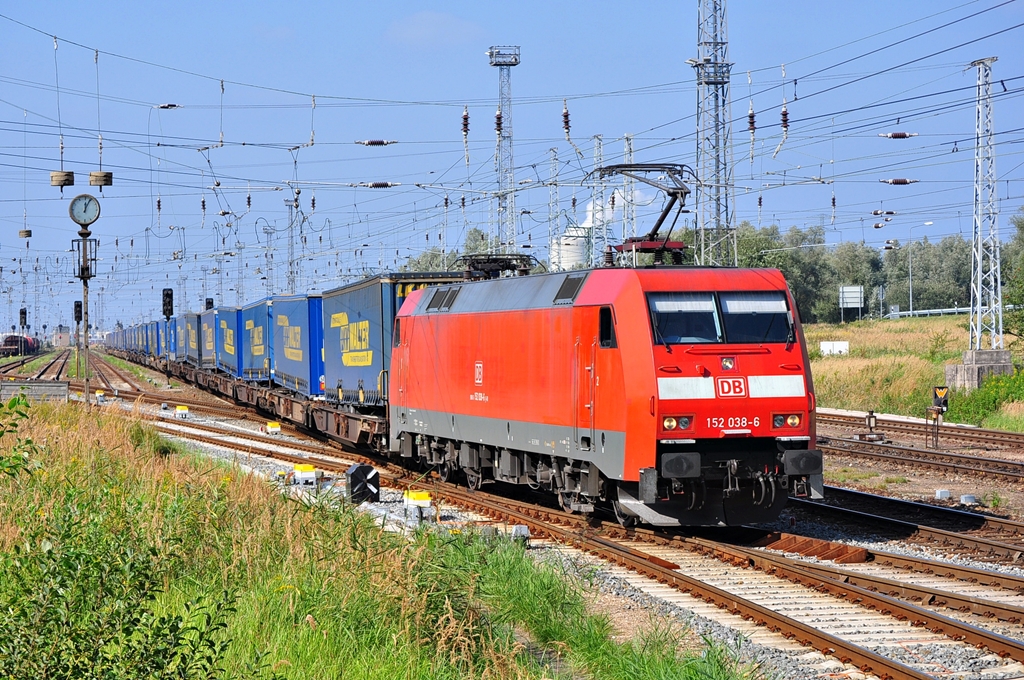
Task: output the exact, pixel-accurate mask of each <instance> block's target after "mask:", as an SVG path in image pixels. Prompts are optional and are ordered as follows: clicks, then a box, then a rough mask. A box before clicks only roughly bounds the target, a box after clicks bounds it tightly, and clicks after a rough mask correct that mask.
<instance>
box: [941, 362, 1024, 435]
mask: <svg viewBox="0 0 1024 680" xmlns="http://www.w3.org/2000/svg"><path fill="white" fill-rule="evenodd" d="M1014 401H1024V373H1021V372H1020V371H1014V373H1013V374H1012V375H993V376H989V377H988V378H986V379H985V381H984V382H982V384H981V387H979V388H978V389H976V390H972V391H971V392H968V393H966V394H961V393H957V394H953V395H952V397H951V398H950V400H949V411H948V412H947V413H946V416H945V417H946V420H949V421H950V422H957V423H971V424H973V425H981V423H982V421H984V420H985V418H987V417H989V416H991V415H993V414H995V413H996V412H998V411H999V409H1000V408H1002V406H1003V404H1006V403H1009V402H1014Z"/></svg>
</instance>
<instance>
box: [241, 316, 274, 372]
mask: <svg viewBox="0 0 1024 680" xmlns="http://www.w3.org/2000/svg"><path fill="white" fill-rule="evenodd" d="M271 309H272V305H271V303H270V300H260V301H259V302H254V303H252V304H250V305H246V306H245V307H242V310H241V312H240V318H239V324H241V333H242V339H241V341H240V342H241V345H242V378H244V379H245V380H255V381H257V382H264V381H269V380H270V379H271V378H272V377H273V375H274V345H273V340H274V334H273V333H271V332H270V320H271V319H270V312H271Z"/></svg>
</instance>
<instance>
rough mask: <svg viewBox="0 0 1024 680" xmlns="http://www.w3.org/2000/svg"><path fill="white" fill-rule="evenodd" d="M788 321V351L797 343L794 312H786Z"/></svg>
mask: <svg viewBox="0 0 1024 680" xmlns="http://www.w3.org/2000/svg"><path fill="white" fill-rule="evenodd" d="M786 321H787V322H788V323H789V335H787V336H786V351H787V352H788V351H789V348H790V347H792V346H793V343H795V342H796V324H795V323H794V322H793V312H790V311H787V312H786Z"/></svg>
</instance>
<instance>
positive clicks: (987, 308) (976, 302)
mask: <svg viewBox="0 0 1024 680" xmlns="http://www.w3.org/2000/svg"><path fill="white" fill-rule="evenodd" d="M995 60H996V57H988V58H987V59H979V60H977V61H974V62H971V65H970V67H971V68H977V69H978V105H977V116H976V118H977V123H976V126H975V132H974V233H973V238H972V244H973V246H972V249H971V341H970V349H983V347H982V336H983V335H984V334H985V333H988V335H989V339H990V346H989V347H987V348H984V349H1002V348H1003V289H1002V284H1001V282H1000V278H999V277H1000V266H999V222H998V219H997V218H998V215H999V205H998V200H997V197H996V151H995V145H994V144H993V140H992V62H994V61H995Z"/></svg>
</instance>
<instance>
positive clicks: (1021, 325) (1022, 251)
mask: <svg viewBox="0 0 1024 680" xmlns="http://www.w3.org/2000/svg"><path fill="white" fill-rule="evenodd" d="M1010 224H1012V225H1013V228H1014V233H1013V236H1012V237H1011V238H1010V240H1009V241H1008V242H1007V243H1006V245H1004V246H1003V250H1002V253H1001V258H1000V259H1001V264H1002V274H1003V304H1004V305H1008V306H1012V309H1007V310H1006V311H1005V312H1003V330H1005V331H1006V332H1007V333H1010V334H1012V335H1014V336H1015V337H1016V340H1015V341H1014V343H1013V344H1014V345H1015V346H1019V345H1020V343H1021V341H1022V340H1024V207H1022V208H1021V209H1020V210H1018V211H1017V214H1016V215H1014V216H1013V217H1011V218H1010Z"/></svg>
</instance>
